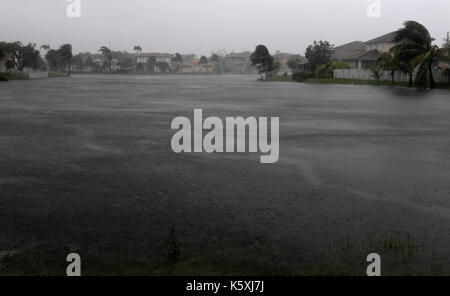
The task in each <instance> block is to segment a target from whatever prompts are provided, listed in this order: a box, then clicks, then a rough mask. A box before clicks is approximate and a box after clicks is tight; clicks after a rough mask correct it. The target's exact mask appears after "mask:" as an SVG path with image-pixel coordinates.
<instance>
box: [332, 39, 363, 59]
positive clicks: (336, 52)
mask: <svg viewBox="0 0 450 296" xmlns="http://www.w3.org/2000/svg"><path fill="white" fill-rule="evenodd" d="M366 51H367V46H366V44H365V43H364V42H362V41H353V42H350V43H346V44H343V45H340V46H337V47H335V48H334V49H333V59H334V60H343V59H346V58H349V57H352V56H355V55H357V54H363V53H365V52H366Z"/></svg>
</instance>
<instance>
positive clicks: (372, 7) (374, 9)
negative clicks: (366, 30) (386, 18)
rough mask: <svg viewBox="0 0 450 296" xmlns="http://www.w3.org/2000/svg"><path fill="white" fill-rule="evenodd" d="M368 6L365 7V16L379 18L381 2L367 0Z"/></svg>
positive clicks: (379, 0)
mask: <svg viewBox="0 0 450 296" xmlns="http://www.w3.org/2000/svg"><path fill="white" fill-rule="evenodd" d="M367 2H369V5H368V6H367V10H366V13H367V16H368V17H370V18H378V17H381V0H367Z"/></svg>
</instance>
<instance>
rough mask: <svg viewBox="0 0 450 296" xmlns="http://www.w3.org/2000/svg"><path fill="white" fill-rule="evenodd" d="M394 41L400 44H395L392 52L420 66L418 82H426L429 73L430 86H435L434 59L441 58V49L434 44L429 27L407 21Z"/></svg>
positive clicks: (402, 59) (413, 64) (413, 66)
mask: <svg viewBox="0 0 450 296" xmlns="http://www.w3.org/2000/svg"><path fill="white" fill-rule="evenodd" d="M394 41H395V42H397V43H399V44H397V45H395V46H394V47H393V48H392V49H391V52H392V53H393V54H395V56H396V57H398V59H399V60H401V61H403V62H404V63H408V64H409V65H410V66H411V67H412V68H413V69H416V68H417V67H418V69H419V73H418V76H420V79H418V82H422V83H423V82H425V75H427V74H428V77H427V80H428V81H429V85H430V88H435V87H436V83H435V81H434V77H433V71H432V70H433V61H434V60H435V59H436V58H439V56H440V51H439V48H438V47H437V46H436V45H433V44H432V42H433V38H431V35H430V32H428V30H427V28H425V26H423V25H422V24H420V23H418V22H415V21H406V22H405V24H404V28H401V29H399V30H398V31H397V32H396V34H395V37H394Z"/></svg>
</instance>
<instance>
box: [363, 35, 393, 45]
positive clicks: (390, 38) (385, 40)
mask: <svg viewBox="0 0 450 296" xmlns="http://www.w3.org/2000/svg"><path fill="white" fill-rule="evenodd" d="M395 33H396V32H391V33H387V34H384V35H383V36H380V37H377V38H374V39H371V40H369V41H367V42H366V44H367V45H371V44H377V43H391V42H394V38H395Z"/></svg>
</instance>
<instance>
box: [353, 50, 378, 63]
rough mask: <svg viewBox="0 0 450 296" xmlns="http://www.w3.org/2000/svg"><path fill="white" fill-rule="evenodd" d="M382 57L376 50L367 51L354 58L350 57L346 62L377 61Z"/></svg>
mask: <svg viewBox="0 0 450 296" xmlns="http://www.w3.org/2000/svg"><path fill="white" fill-rule="evenodd" d="M379 56H380V52H379V51H378V50H376V49H373V50H370V51H366V52H365V53H363V54H357V55H354V56H352V57H348V58H346V59H345V61H376V60H377V58H378V57H379Z"/></svg>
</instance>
